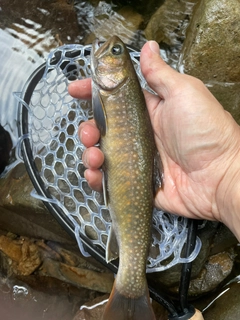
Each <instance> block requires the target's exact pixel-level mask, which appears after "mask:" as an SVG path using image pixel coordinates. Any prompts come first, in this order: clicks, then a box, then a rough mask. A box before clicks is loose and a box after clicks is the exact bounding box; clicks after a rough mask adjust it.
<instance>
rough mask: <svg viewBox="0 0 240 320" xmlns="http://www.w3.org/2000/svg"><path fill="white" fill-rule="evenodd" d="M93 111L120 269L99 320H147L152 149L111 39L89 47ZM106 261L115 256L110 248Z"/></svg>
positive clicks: (120, 48) (125, 62)
mask: <svg viewBox="0 0 240 320" xmlns="http://www.w3.org/2000/svg"><path fill="white" fill-rule="evenodd" d="M91 69H92V77H93V112H94V118H95V121H96V123H97V125H98V127H99V129H100V132H101V141H100V146H101V150H102V151H103V153H104V156H105V162H104V171H105V174H106V176H107V179H106V180H107V192H108V197H109V208H110V214H111V218H112V227H113V233H114V234H115V237H116V238H115V240H116V241H114V236H112V235H111V239H110V241H111V240H112V242H113V243H116V242H117V244H118V247H119V261H120V262H119V269H118V274H117V277H116V280H115V284H114V287H113V290H112V293H111V296H110V299H109V302H108V304H107V306H106V308H105V312H104V315H103V319H104V320H108V319H115V320H123V319H124V320H127V319H133V320H135V319H137V320H141V319H142V320H143V319H144V320H152V319H155V316H154V314H153V311H152V307H151V305H150V303H149V295H148V287H147V282H146V275H145V273H146V260H147V256H148V251H149V246H150V237H151V236H150V235H151V224H152V209H153V159H154V152H155V144H154V138H153V133H152V127H151V123H150V119H149V114H148V111H147V108H146V105H145V99H144V96H143V92H142V89H141V86H140V84H139V81H138V78H137V75H136V73H135V69H134V66H133V64H132V61H131V58H130V56H129V53H128V50H127V48H126V47H125V45H124V44H123V42H122V41H121V40H120V39H119V38H118V37H116V36H113V37H112V38H111V39H110V40H108V41H107V42H106V43H104V44H103V45H102V46H100V47H99V45H98V42H97V41H96V42H95V43H93V49H92V57H91ZM107 256H108V260H111V257H112V256H114V248H113V245H112V244H111V243H110V244H109V245H108V252H107Z"/></svg>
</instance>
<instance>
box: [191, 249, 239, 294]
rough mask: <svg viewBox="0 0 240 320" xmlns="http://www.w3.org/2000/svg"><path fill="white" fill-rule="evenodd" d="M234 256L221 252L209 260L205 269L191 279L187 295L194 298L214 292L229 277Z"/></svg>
mask: <svg viewBox="0 0 240 320" xmlns="http://www.w3.org/2000/svg"><path fill="white" fill-rule="evenodd" d="M233 262H234V255H233V254H232V253H229V252H221V253H218V254H216V255H213V256H211V257H210V258H209V260H208V261H207V263H206V264H205V267H204V268H203V270H202V271H201V273H200V275H199V276H198V277H197V278H196V279H192V280H191V282H190V285H189V295H191V296H195V295H199V293H201V294H204V293H206V292H209V291H211V290H214V289H215V288H216V287H217V286H218V285H219V284H220V283H222V282H223V280H225V279H226V278H227V276H229V274H230V273H231V271H232V268H233Z"/></svg>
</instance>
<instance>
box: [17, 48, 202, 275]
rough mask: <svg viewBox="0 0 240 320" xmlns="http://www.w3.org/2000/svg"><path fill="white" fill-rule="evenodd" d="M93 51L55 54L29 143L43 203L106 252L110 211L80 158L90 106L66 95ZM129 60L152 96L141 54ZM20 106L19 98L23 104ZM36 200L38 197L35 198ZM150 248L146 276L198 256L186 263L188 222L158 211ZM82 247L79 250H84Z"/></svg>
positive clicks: (31, 114)
mask: <svg viewBox="0 0 240 320" xmlns="http://www.w3.org/2000/svg"><path fill="white" fill-rule="evenodd" d="M90 51H91V46H90V45H88V46H81V45H66V46H62V47H59V48H58V49H56V50H55V51H52V52H51V53H50V55H49V57H48V59H47V61H46V68H45V72H44V75H43V77H42V79H41V80H40V81H39V82H38V83H37V85H36V87H35V89H34V91H33V92H32V96H31V99H30V102H29V104H28V105H27V106H26V103H24V101H21V102H22V104H21V105H23V106H24V104H25V106H24V107H27V109H28V132H29V135H28V138H29V139H30V142H31V148H32V153H33V157H34V159H35V164H36V167H37V169H38V172H39V175H40V177H41V179H42V180H43V182H44V185H45V187H46V189H47V191H48V193H49V194H50V195H51V199H48V198H47V197H46V198H44V199H42V197H39V198H41V199H42V200H44V201H55V203H57V204H58V205H59V207H60V208H62V209H63V211H64V213H65V214H66V215H67V217H68V218H69V219H70V220H71V221H72V222H73V223H74V225H75V235H76V238H77V241H78V243H79V244H80V243H81V241H80V236H79V233H82V234H84V235H85V236H87V237H88V238H89V239H90V240H91V241H92V243H93V244H96V245H98V246H101V247H102V248H103V249H104V250H105V248H106V242H107V238H108V232H109V229H110V225H111V218H110V214H109V211H108V208H107V207H106V206H105V205H104V200H103V197H102V195H101V194H100V193H97V192H95V191H93V190H91V189H90V188H89V186H88V184H87V181H86V180H85V178H84V170H85V168H84V165H83V162H82V153H83V151H84V149H85V147H84V146H83V145H82V144H81V142H80V141H79V139H78V134H77V132H78V126H79V124H80V123H81V122H83V121H86V120H88V119H91V118H92V116H93V114H92V108H91V102H90V101H86V100H77V99H74V98H73V97H71V96H70V95H69V94H68V85H69V83H70V82H71V81H74V80H76V79H81V78H86V77H90V76H91V73H90V66H89V55H90ZM129 52H130V55H131V59H132V61H133V64H134V66H135V69H136V72H137V74H138V76H139V79H140V82H141V85H142V87H143V88H144V89H147V90H150V88H149V87H148V86H147V83H146V81H145V79H144V78H143V76H142V74H141V70H140V66H139V55H140V54H139V52H136V51H134V50H133V49H131V48H129ZM19 99H20V100H21V98H19ZM35 197H38V196H37V195H36V194H35ZM152 229H153V232H152V245H151V249H150V254H149V258H148V263H147V272H155V271H162V270H165V269H167V268H169V267H171V266H173V265H175V264H176V263H184V262H190V261H192V260H193V259H195V257H196V256H197V254H198V253H199V251H200V248H201V241H200V239H199V238H197V242H196V246H195V249H194V250H193V252H192V254H191V255H190V256H189V257H187V258H182V257H181V255H182V249H183V246H184V244H185V242H186V238H187V219H185V218H182V217H178V216H176V215H171V214H169V213H166V212H162V211H159V210H157V209H154V212H153V226H152ZM80 247H81V245H80Z"/></svg>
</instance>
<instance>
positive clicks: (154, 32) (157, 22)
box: [145, 0, 197, 46]
mask: <svg viewBox="0 0 240 320" xmlns="http://www.w3.org/2000/svg"><path fill="white" fill-rule="evenodd" d="M196 2H197V0H189V1H179V0H168V1H164V3H163V4H162V5H161V6H160V7H159V8H158V10H157V11H156V12H155V13H154V14H153V15H152V17H151V19H150V20H149V22H148V25H147V27H146V29H145V36H146V38H147V39H148V40H155V41H157V42H158V43H160V42H164V43H166V44H168V45H170V46H176V45H180V44H181V43H182V42H183V40H184V38H185V24H186V23H188V21H189V17H190V15H191V13H192V7H193V6H194V4H195V3H196Z"/></svg>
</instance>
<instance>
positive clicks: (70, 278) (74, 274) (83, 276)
mask: <svg viewBox="0 0 240 320" xmlns="http://www.w3.org/2000/svg"><path fill="white" fill-rule="evenodd" d="M39 274H40V275H45V276H52V277H55V278H57V279H59V280H62V281H65V282H68V283H71V284H74V285H75V286H77V287H83V288H87V289H90V290H95V291H99V292H104V293H106V292H110V291H111V289H112V285H113V281H114V277H113V274H112V273H110V272H109V273H99V272H96V271H92V270H88V269H82V268H78V267H72V266H69V265H67V264H64V263H61V262H58V261H53V260H51V259H45V260H44V262H43V264H42V267H41V270H39Z"/></svg>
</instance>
